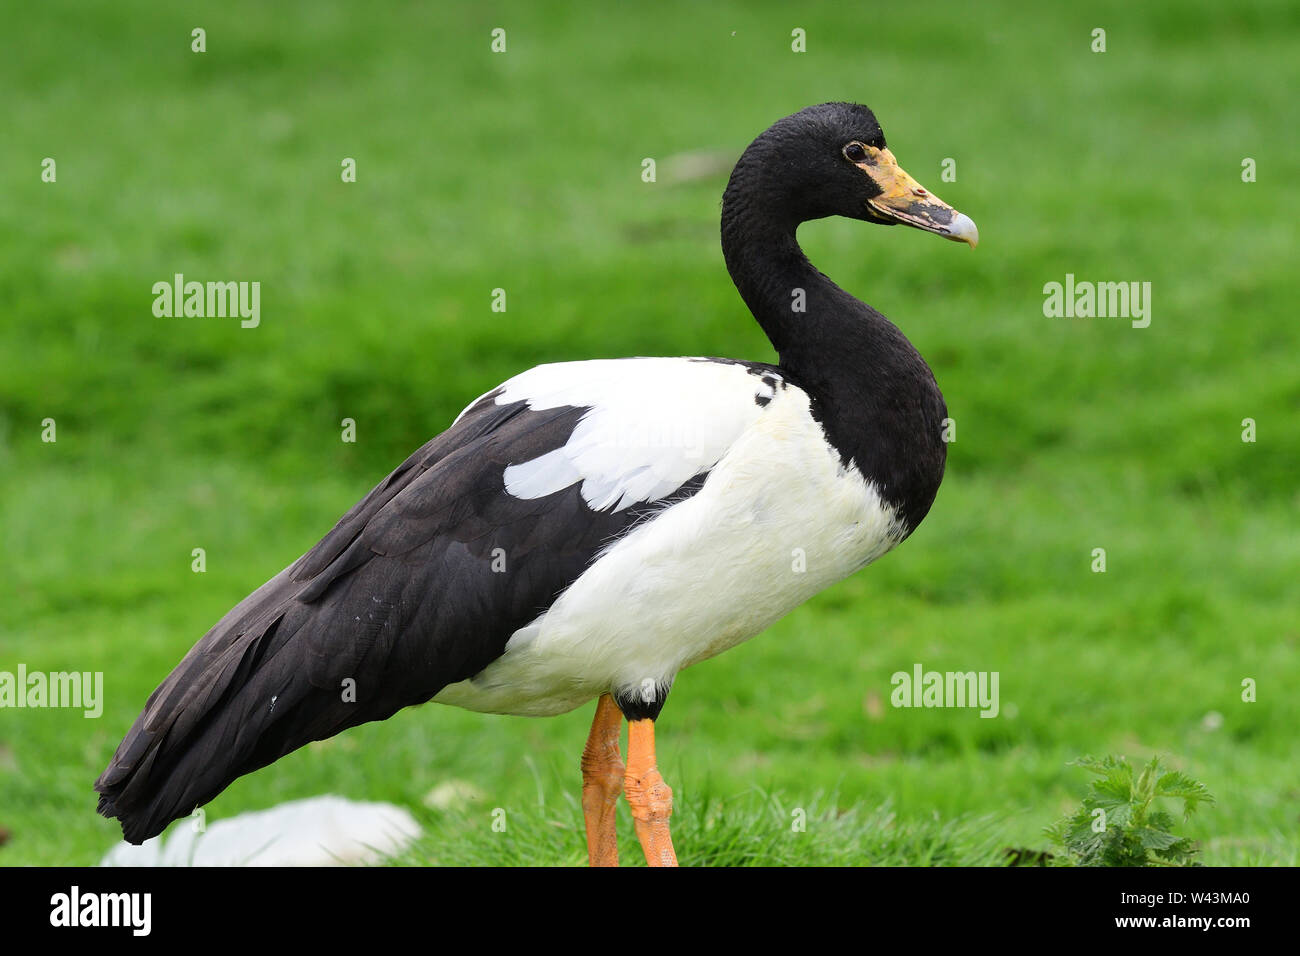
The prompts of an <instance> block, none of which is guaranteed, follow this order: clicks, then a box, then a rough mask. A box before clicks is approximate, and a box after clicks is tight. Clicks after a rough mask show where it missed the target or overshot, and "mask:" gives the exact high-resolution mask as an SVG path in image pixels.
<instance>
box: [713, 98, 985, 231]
mask: <svg viewBox="0 0 1300 956" xmlns="http://www.w3.org/2000/svg"><path fill="white" fill-rule="evenodd" d="M727 202H759V203H762V204H764V205H765V206H766V207H767V209H766V212H767V213H768V215H770V216H771V217H773V218H774V219H776V220H777V221H780V222H784V223H786V224H788V225H789V226H791V227H793V226H796V225H798V224H799V223H801V222H807V221H808V220H810V219H823V218H825V217H826V216H845V217H848V218H850V219H861V220H863V221H865V222H874V223H880V224H882V225H889V226H892V225H896V224H898V223H902V224H904V225H908V226H913V227H915V228H917V229H924V230H925V231H926V232H933V233H935V234H936V235H940V236H943V237H945V238H948V239H954V240H957V241H959V242H967V243H969V244H970V245H971V246H972V247H973V246H974V245H975V244H976V242H978V241H979V232H978V231H977V230H976V228H975V223H974V222H972V221H971V220H970V218H969V217H967V216H964V215H962V214H961V213H959V212H957V210H955V209H953V208H952V207H951V206H949V205H947V204H946V203H944V202H942V201H940V199H939V198H938V197H937V196H935V195H934V194H933V193H931V192H929V191H928V190H926V189H925V188H924V187H922V186H921V185H920V184H919V183H917V182H916V180H914V179H913V178H912V177H911V176H909V175H908V174H907V173H906V172H904V171H903V170H902V168H900V167H899V165H898V162H897V160H895V159H894V154H893V153H891V152H890V151H889V149H888V147H887V146H886V145H885V134H884V131H883V130H881V128H880V124H879V123H878V122H877V121H876V116H875V114H874V113H872V112H871V110H869V109H867V107H865V106H860V105H858V104H855V103H822V104H821V105H819V106H809V107H808V108H807V109H802V110H800V111H799V112H798V113H795V114H794V115H793V116H787V117H786V118H785V119H782V120H778V121H777V122H776V123H774V124H773V125H772V126H771V127H770V128H768V130H767V131H766V132H764V133H763V134H762V135H761V136H759V137H758V138H757V139H756V140H754V142H752V143H751V144H750V145H749V148H748V149H746V150H745V152H744V154H743V155H742V156H741V157H740V161H739V162H737V163H736V168H735V169H734V170H733V171H732V174H731V182H730V183H729V184H728V186H727V193H726V195H725V196H724V197H723V203H724V205H725V204H726V203H727Z"/></svg>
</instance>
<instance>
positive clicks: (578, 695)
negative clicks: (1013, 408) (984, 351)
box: [95, 103, 978, 865]
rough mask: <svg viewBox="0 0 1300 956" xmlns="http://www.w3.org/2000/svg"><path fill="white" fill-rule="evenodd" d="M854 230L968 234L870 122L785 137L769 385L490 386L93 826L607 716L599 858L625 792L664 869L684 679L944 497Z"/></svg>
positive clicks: (812, 113)
mask: <svg viewBox="0 0 1300 956" xmlns="http://www.w3.org/2000/svg"><path fill="white" fill-rule="evenodd" d="M835 215H838V216H846V217H848V218H851V219H860V220H863V221H865V222H870V223H879V224H882V225H894V224H896V223H904V224H906V225H910V226H914V227H916V228H919V229H923V230H925V231H927V232H932V233H936V234H938V235H940V236H943V237H946V238H948V239H954V240H959V241H963V242H967V243H969V244H970V245H971V246H972V247H973V246H974V245H975V243H976V241H977V239H978V233H977V232H976V229H975V224H974V223H973V222H972V221H971V220H970V219H969V218H967V217H966V216H964V215H962V214H961V213H959V212H957V211H956V210H954V209H953V208H952V207H950V206H948V205H945V204H944V203H942V202H940V201H939V199H938V198H937V197H936V196H934V195H933V194H931V193H929V192H927V191H926V190H925V189H923V188H922V187H921V186H920V185H918V184H917V183H916V181H915V180H913V179H912V178H911V177H910V176H908V174H907V173H905V172H904V171H903V170H902V169H901V168H900V167H899V165H898V163H897V162H896V161H895V159H894V156H893V153H891V152H890V150H889V149H888V148H887V147H886V145H885V137H884V134H883V133H882V132H881V129H880V126H879V124H878V123H877V122H876V118H875V116H874V115H873V114H872V112H871V111H870V110H869V109H867V108H866V107H864V106H859V105H854V104H848V103H825V104H822V105H820V106H812V107H809V108H807V109H805V110H802V111H800V112H798V113H795V114H794V115H792V116H788V117H786V118H785V119H782V120H780V121H779V122H777V123H776V124H775V125H773V126H772V127H771V128H770V129H768V130H767V131H766V132H764V133H763V134H762V135H761V136H759V137H758V138H757V139H755V140H754V142H753V143H751V144H750V146H749V147H748V148H747V149H746V150H745V151H744V154H743V155H742V156H741V157H740V159H739V161H738V162H737V163H736V166H735V169H734V171H733V172H732V174H731V179H730V181H729V182H728V184H727V188H726V192H725V193H724V195H723V201H722V248H723V252H724V256H725V259H726V263H727V269H728V271H729V272H730V273H731V277H732V280H733V281H734V282H735V284H736V287H737V288H738V290H739V291H740V295H741V297H742V298H743V299H744V301H745V304H746V305H747V306H748V307H749V309H750V311H751V312H752V313H753V315H754V318H755V319H757V321H758V323H759V324H760V325H761V326H762V328H763V331H764V332H766V334H767V337H768V338H769V339H770V340H771V342H772V345H773V346H774V347H775V349H776V351H777V354H778V356H779V358H780V361H779V363H778V364H776V365H769V364H765V363H762V362H751V361H742V360H737V359H718V358H628V359H615V360H600V361H582V362H565V363H559V364H554V365H542V366H539V367H537V368H534V369H531V370H529V371H526V372H524V373H522V374H520V375H517V376H515V377H514V378H512V379H510V380H509V381H507V382H505V384H503V385H500V386H499V387H497V388H494V389H492V390H491V391H490V392H488V393H487V394H485V395H483V396H482V397H481V398H479V399H478V400H477V401H475V402H473V403H472V404H471V405H470V406H469V407H468V408H466V409H465V411H463V412H462V413H461V414H460V416H459V417H458V418H457V419H456V421H455V422H454V423H453V424H452V426H451V427H450V428H448V429H447V430H446V431H445V432H443V433H442V434H441V435H438V436H437V437H436V438H434V439H432V440H431V441H430V442H429V443H428V444H426V445H425V446H424V447H423V448H421V449H419V450H418V451H416V452H415V454H413V455H411V457H410V458H408V459H407V460H406V461H405V462H403V463H402V464H401V465H399V466H398V468H397V470H396V471H394V472H393V473H392V474H391V475H389V476H388V477H387V478H385V479H384V480H383V481H382V482H380V483H379V484H378V485H377V486H376V487H375V488H374V489H373V490H372V491H371V492H370V493H369V494H367V495H366V496H365V497H364V498H363V499H362V500H361V501H360V502H359V503H358V504H357V505H356V506H355V507H353V508H352V510H351V511H349V512H348V513H347V514H345V515H344V516H343V517H342V519H340V520H339V522H338V524H337V525H335V527H334V529H333V530H332V531H330V532H329V534H327V535H326V536H325V537H324V538H323V539H322V540H321V541H320V543H318V544H317V545H316V546H315V547H313V548H312V549H311V550H309V551H308V552H307V553H306V554H304V555H303V556H302V557H301V558H299V559H298V560H297V561H295V562H294V563H293V564H291V565H290V566H289V567H288V568H286V569H285V570H284V571H282V572H281V573H280V574H278V575H276V576H275V577H274V578H272V579H271V580H270V581H268V582H267V583H266V584H264V585H262V586H261V587H260V588H258V589H257V590H256V591H254V592H253V593H252V594H251V595H249V596H248V597H247V598H245V599H244V600H243V601H242V602H241V603H240V604H239V605H237V606H236V607H235V608H234V609H233V610H232V611H230V613H228V614H227V615H226V616H225V617H224V618H222V619H221V620H220V621H219V622H217V624H216V626H215V627H213V628H212V630H210V631H209V632H208V633H207V634H206V635H205V636H204V637H203V638H202V640H200V641H199V642H198V643H197V644H196V645H195V646H194V647H193V648H192V649H191V650H190V652H189V653H188V654H187V655H186V656H185V658H184V659H183V660H182V661H181V662H180V664H179V665H177V667H176V669H175V670H173V671H172V673H171V674H170V675H169V676H168V677H167V678H166V679H164V680H163V682H162V684H161V685H159V687H158V688H157V689H156V690H155V691H154V692H153V694H152V695H151V696H150V698H149V700H148V702H147V703H146V705H145V708H144V711H143V713H141V714H140V716H139V717H138V718H137V719H136V721H135V723H134V725H133V726H132V727H131V729H130V731H129V732H128V733H127V735H126V737H125V739H124V740H123V741H122V743H121V744H120V745H119V747H118V748H117V752H116V753H115V754H114V756H113V758H112V761H111V762H110V763H109V765H108V767H107V769H105V771H104V772H103V774H102V775H101V776H100V778H99V780H98V781H97V782H96V784H95V789H96V790H97V791H98V792H99V793H100V799H99V811H100V812H101V813H103V814H104V815H105V816H109V817H117V818H119V820H120V821H121V824H122V831H123V834H124V836H125V837H126V839H127V840H129V841H130V842H132V843H139V842H141V841H142V840H144V839H146V838H148V837H151V836H154V835H155V834H157V833H159V832H161V831H162V830H163V828H164V827H165V826H166V825H167V824H168V823H169V822H170V821H171V820H174V819H176V818H178V817H180V816H184V815H186V814H188V813H190V812H191V811H192V810H193V809H194V808H195V807H196V806H199V805H201V804H204V803H206V802H207V801H209V800H211V799H212V798H213V797H215V796H216V795H217V794H219V793H220V792H221V791H222V790H224V789H225V788H226V787H227V786H228V785H229V784H230V783H231V781H233V780H234V779H235V778H237V777H239V776H241V775H243V774H246V773H250V772H252V771H254V770H257V769H258V768H260V767H264V766H266V765H267V764H269V763H271V762H272V761H274V760H276V759H278V758H279V757H282V756H284V755H285V754H287V753H289V752H290V751H292V750H296V749H297V748H299V747H301V746H303V745H304V744H306V743H308V742H309V741H313V740H321V739H324V738H326V737H330V736H332V735H334V734H337V733H339V732H340V731H342V730H344V729H346V728H348V727H353V726H355V725H357V724H361V723H364V722H366V721H371V720H383V719H385V718H387V717H390V716H392V715H393V714H394V713H396V712H397V711H398V710H400V709H402V708H403V707H408V706H411V705H413V704H421V703H424V702H426V701H429V700H434V701H438V702H440V703H445V704H454V705H456V706H459V707H465V708H469V709H470V710H476V711H483V712H488V713H499V714H521V715H528V716H547V715H552V714H561V713H565V712H566V711H570V710H572V709H574V708H575V707H578V706H580V705H582V704H584V703H587V702H588V701H591V700H593V699H595V700H596V701H597V703H596V713H595V719H594V721H593V723H592V727H591V733H590V736H589V738H588V740H587V746H586V748H585V750H584V752H583V756H582V773H583V788H582V806H583V812H584V816H585V818H586V828H587V846H588V854H589V858H590V861H591V863H592V864H593V865H609V864H615V863H617V862H618V848H617V844H616V841H615V835H614V819H615V818H614V809H615V804H616V802H617V800H618V796H619V794H620V792H623V793H625V794H626V796H627V799H628V802H629V804H630V807H631V810H632V815H633V819H634V821H635V824H636V831H637V835H638V838H639V840H640V842H641V845H642V849H643V850H644V852H645V854H646V859H647V861H648V862H649V863H650V864H651V865H674V864H675V863H676V856H675V853H674V851H673V846H672V840H671V837H670V835H669V831H668V819H669V815H670V814H671V810H672V792H671V790H670V789H669V788H668V786H667V785H666V784H665V783H664V781H663V778H662V777H661V776H660V774H659V771H658V770H657V769H656V764H655V749H654V727H655V720H656V719H657V718H658V716H659V714H660V711H661V709H662V708H663V706H664V701H665V699H666V698H667V696H668V691H669V689H670V688H671V687H672V684H673V679H674V678H675V677H676V676H677V674H678V672H680V671H681V670H683V669H684V668H686V667H689V666H690V665H692V664H695V663H697V662H699V661H702V660H705V659H707V658H710V657H713V656H714V655H715V654H719V653H721V652H722V651H725V650H727V649H728V648H730V647H734V646H735V645H736V644H738V643H740V642H741V641H744V640H746V639H747V638H749V637H752V636H753V635H755V634H757V633H758V632H759V631H762V630H763V629H764V628H766V627H767V626H768V625H769V624H771V623H772V622H773V621H775V620H776V619H777V618H779V617H781V616H782V615H784V614H785V613H787V612H788V611H790V610H791V609H793V608H794V607H796V606H797V605H798V604H800V603H801V602H803V601H805V600H807V599H808V598H809V597H811V596H812V595H814V594H816V593H817V592H818V591H820V590H822V589H823V588H825V587H827V586H829V585H831V584H833V583H834V582H836V581H838V580H840V579H841V578H844V577H845V576H846V575H849V574H852V573H853V572H854V571H857V570H858V569H859V568H862V567H864V566H865V565H867V564H870V563H871V562H872V561H874V560H875V559H876V558H878V557H880V556H881V555H882V554H884V553H885V552H886V551H889V550H890V549H891V548H893V547H894V546H895V545H897V544H898V543H899V542H901V541H902V540H903V539H904V538H906V537H907V536H908V535H909V534H910V533H911V532H912V531H913V530H914V529H915V528H916V526H917V525H918V524H919V523H920V521H921V519H922V518H924V517H925V515H926V513H927V512H928V511H929V509H930V505H931V503H932V502H933V500H934V496H935V493H936V492H937V490H938V488H939V482H940V480H941V479H942V477H943V470H944V461H945V445H944V442H943V440H942V429H943V424H942V423H943V419H944V417H945V415H946V409H945V406H944V402H943V397H942V396H941V395H940V393H939V388H938V386H937V385H936V384H935V380H934V376H933V375H932V374H931V372H930V369H929V367H928V366H927V365H926V363H925V361H924V360H923V359H922V358H921V356H920V354H918V353H917V351H916V349H915V348H913V347H912V345H911V344H910V343H909V342H908V341H907V339H906V338H905V337H904V336H903V334H902V333H901V332H900V331H899V330H898V329H897V328H896V327H895V326H894V325H893V324H891V323H890V322H889V321H888V320H887V319H886V318H885V317H884V316H883V315H881V314H880V313H879V312H877V311H876V310H875V309H873V308H871V307H870V306H868V305H866V304H865V303H863V302H860V301H859V300H858V299H856V298H854V297H853V296H852V295H850V294H849V293H848V292H845V291H844V290H843V289H841V288H839V286H837V285H835V284H834V283H833V282H831V281H830V280H829V279H828V278H826V276H824V275H822V274H821V273H820V272H819V271H817V269H816V268H814V267H813V265H812V264H811V263H810V262H809V261H808V259H807V258H806V257H805V256H804V255H803V253H802V252H801V250H800V248H799V245H798V242H797V241H796V238H795V232H796V229H797V228H798V226H799V225H800V224H801V223H803V222H806V221H808V220H811V219H820V218H824V217H827V216H835ZM624 719H626V720H627V721H628V724H629V731H628V758H627V764H626V766H625V765H624V763H623V759H622V756H621V754H620V750H619V735H620V730H621V727H622V722H623V720H624Z"/></svg>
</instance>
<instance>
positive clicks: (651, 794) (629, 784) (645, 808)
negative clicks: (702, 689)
mask: <svg viewBox="0 0 1300 956" xmlns="http://www.w3.org/2000/svg"><path fill="white" fill-rule="evenodd" d="M626 789H627V802H628V805H629V806H631V808H632V820H633V822H635V823H636V835H637V839H639V840H640V841H641V849H643V850H644V851H645V860H646V863H647V864H649V865H650V866H676V865H677V854H676V853H675V852H673V839H672V836H671V835H669V833H668V818H669V817H670V816H672V813H673V792H672V791H671V790H670V789H668V784H666V783H664V778H663V777H661V776H659V768H658V767H656V766H655V722H654V721H653V720H631V721H628V725H627V780H626Z"/></svg>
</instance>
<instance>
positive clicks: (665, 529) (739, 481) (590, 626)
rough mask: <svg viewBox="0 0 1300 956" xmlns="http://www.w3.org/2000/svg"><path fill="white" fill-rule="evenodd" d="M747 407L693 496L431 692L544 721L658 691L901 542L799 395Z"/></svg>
mask: <svg viewBox="0 0 1300 956" xmlns="http://www.w3.org/2000/svg"><path fill="white" fill-rule="evenodd" d="M748 377H749V379H750V382H751V383H753V384H754V385H757V384H759V382H758V379H756V378H754V377H753V376H748ZM747 387H749V386H747ZM761 412H762V413H761V414H757V415H755V416H754V419H753V421H752V423H750V424H749V425H748V427H746V428H744V430H743V431H742V432H741V433H740V435H739V437H738V438H737V439H735V440H734V441H733V442H732V443H731V445H730V447H729V448H728V449H727V450H726V451H725V453H724V454H723V455H722V456H721V459H720V460H719V461H718V463H717V465H716V467H715V468H714V469H713V470H712V472H711V473H710V474H709V477H708V479H707V480H706V481H705V483H704V485H703V487H702V488H701V489H700V490H699V491H698V492H697V493H696V494H695V495H693V496H692V497H690V498H688V499H686V500H685V501H682V502H680V503H677V504H673V505H671V506H669V507H667V508H665V510H664V511H663V512H661V513H660V514H659V515H658V516H656V517H655V518H654V519H652V520H650V521H648V522H646V523H645V524H642V525H640V526H639V527H637V528H636V529H634V530H633V531H632V532H630V533H629V534H627V535H626V536H624V537H623V538H621V539H619V540H618V541H617V542H615V543H614V544H613V545H612V546H611V547H610V548H609V549H608V550H607V551H606V552H605V553H604V554H603V555H602V556H601V557H600V558H598V559H597V560H596V561H595V562H594V563H593V564H592V566H591V567H590V568H588V569H587V571H586V572H585V573H584V574H583V575H582V576H581V577H580V578H578V580H577V581H575V582H574V583H573V585H572V586H570V587H569V589H568V590H567V591H565V593H564V594H563V595H561V596H560V598H559V599H558V600H557V601H556V602H555V604H554V605H552V607H551V608H550V609H549V610H548V611H547V612H546V613H545V614H544V615H542V616H541V617H540V618H538V619H537V620H535V621H533V622H532V623H531V624H529V625H528V626H526V627H523V628H521V629H520V630H518V631H517V632H515V634H514V635H513V636H512V637H511V639H510V642H509V644H508V645H507V647H506V652H505V654H503V655H502V656H501V657H500V658H498V659H497V660H496V661H494V662H493V663H492V664H490V665H489V666H488V667H487V668H486V669H484V670H483V671H482V672H481V673H480V674H478V675H476V676H475V678H473V679H472V680H469V681H462V682H461V683H458V684H453V685H450V686H449V687H446V688H444V689H443V691H442V692H441V693H439V694H438V695H437V697H435V698H434V700H437V701H439V702H442V703H449V704H456V705H458V706H461V707H466V708H469V709H471V710H482V711H489V712H495V713H511V714H524V715H533V716H544V715H549V714H556V713H563V712H565V711H567V710H571V709H573V708H574V707H577V706H579V705H581V704H583V703H585V702H586V701H589V700H591V699H592V698H593V697H595V696H596V695H598V694H600V693H604V692H606V691H609V690H612V689H631V688H639V687H644V686H646V684H645V682H646V681H652V682H654V683H656V684H658V685H660V686H665V685H666V684H668V683H669V682H671V680H672V678H673V677H674V676H675V675H676V674H677V673H678V672H679V671H680V670H682V669H683V668H685V667H688V666H690V665H691V664H694V663H696V662H698V661H701V660H705V659H707V658H709V657H712V656H714V655H715V654H718V653H721V652H722V651H724V650H726V649H728V648H730V647H733V646H735V645H736V644H738V643H740V642H741V641H744V640H746V639H747V638H749V637H752V636H753V635H755V634H757V633H758V632H759V631H761V630H763V629H764V628H766V627H767V626H768V625H769V624H771V623H772V622H773V621H775V620H776V619H777V618H779V617H781V616H782V615H784V614H786V613H787V612H789V611H790V610H792V609H793V608H795V607H797V606H798V605H799V604H801V603H803V602H804V601H806V600H807V599H808V598H809V597H811V596H812V595H814V594H816V593H817V592H818V591H820V590H822V589H824V588H826V587H828V586H829V585H831V584H833V583H834V582H836V581H838V580H840V579H842V578H844V577H845V576H847V575H849V574H851V573H853V572H854V571H856V570H858V569H859V568H861V567H863V566H864V565H866V564H868V563H870V562H871V561H874V560H875V559H876V558H878V557H880V556H881V555H882V554H884V553H885V552H886V551H888V550H889V549H890V548H892V547H893V546H894V545H895V544H897V543H898V541H899V540H901V538H902V535H903V529H902V527H901V525H900V524H899V523H898V521H897V520H896V516H895V513H894V509H893V508H892V507H890V506H889V505H887V504H886V503H885V502H883V501H882V500H881V498H880V495H879V493H878V492H877V490H876V488H875V487H874V486H873V485H871V484H870V483H869V482H867V481H866V480H865V479H863V477H862V476H861V474H860V473H859V472H858V471H857V470H856V469H854V468H848V469H845V468H842V467H841V465H840V462H839V458H838V455H837V454H836V453H835V451H834V450H833V449H832V448H831V446H830V445H829V444H828V443H827V441H826V436H825V433H824V432H823V430H822V428H821V426H820V425H819V424H818V423H817V421H816V420H815V419H814V418H813V417H812V415H811V414H810V410H809V399H808V396H807V394H806V393H804V392H803V391H802V390H800V389H798V388H795V387H793V386H786V387H783V388H778V389H774V390H773V391H772V397H771V399H770V401H769V403H768V404H767V405H766V406H764V407H762V409H761ZM695 414H696V415H698V414H699V412H698V410H695ZM688 477H689V476H688ZM537 481H538V482H539V487H538V488H537V489H535V490H537V491H540V487H549V485H546V483H545V482H543V481H542V479H541V478H540V477H538V478H537ZM570 483H572V482H570ZM601 491H602V495H600V496H598V497H601V498H602V500H605V499H606V498H607V496H608V495H609V494H613V493H614V491H613V489H609V490H606V489H603V488H602V489H601Z"/></svg>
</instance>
